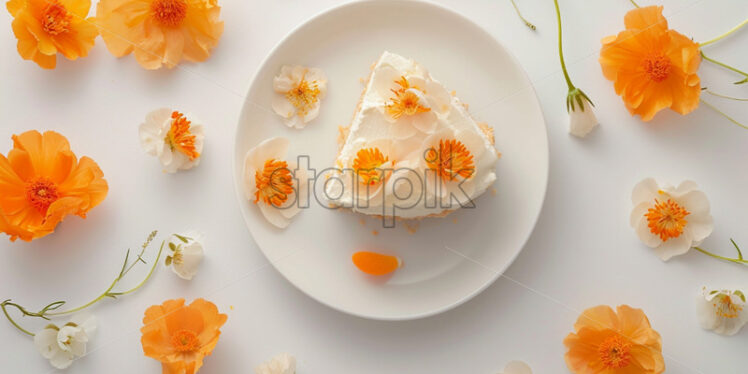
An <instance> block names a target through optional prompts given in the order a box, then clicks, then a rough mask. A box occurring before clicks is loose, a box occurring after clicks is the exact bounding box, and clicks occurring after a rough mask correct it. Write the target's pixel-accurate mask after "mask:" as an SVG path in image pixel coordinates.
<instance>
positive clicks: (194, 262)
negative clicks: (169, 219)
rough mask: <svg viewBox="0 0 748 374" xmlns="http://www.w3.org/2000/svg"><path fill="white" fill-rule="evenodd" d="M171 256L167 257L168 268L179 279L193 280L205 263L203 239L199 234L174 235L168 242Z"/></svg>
mask: <svg viewBox="0 0 748 374" xmlns="http://www.w3.org/2000/svg"><path fill="white" fill-rule="evenodd" d="M168 246H169V250H170V251H171V254H170V255H168V256H166V266H169V267H171V270H172V271H173V272H174V274H176V275H177V276H178V277H180V278H182V279H185V280H192V277H194V276H195V274H197V269H198V267H200V263H201V262H203V257H204V255H203V239H202V235H199V234H197V233H193V232H190V233H185V234H181V235H180V234H174V235H172V236H171V237H170V238H169V241H168Z"/></svg>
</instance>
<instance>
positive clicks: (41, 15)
mask: <svg viewBox="0 0 748 374" xmlns="http://www.w3.org/2000/svg"><path fill="white" fill-rule="evenodd" d="M6 7H7V8H8V12H10V15H12V16H13V18H14V19H13V24H12V27H13V34H15V35H16V39H18V53H19V54H20V55H21V57H23V59H24V60H32V61H34V62H36V63H37V64H38V65H39V66H41V67H43V68H45V69H54V68H55V66H56V65H57V53H58V52H59V53H61V54H62V55H63V56H65V57H67V58H68V59H69V60H75V59H77V58H78V57H86V56H87V55H88V51H89V50H91V48H92V47H93V45H94V39H96V36H97V35H98V34H99V32H98V31H97V30H96V26H94V25H93V23H92V22H93V21H92V20H93V18H86V16H87V15H88V11H89V9H90V8H91V1H90V0H9V1H8V2H7V3H6Z"/></svg>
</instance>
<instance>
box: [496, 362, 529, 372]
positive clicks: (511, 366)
mask: <svg viewBox="0 0 748 374" xmlns="http://www.w3.org/2000/svg"><path fill="white" fill-rule="evenodd" d="M500 374H532V369H530V366H529V365H527V364H526V363H524V362H522V361H512V362H510V363H508V364H506V367H504V371H502V372H501V373H500Z"/></svg>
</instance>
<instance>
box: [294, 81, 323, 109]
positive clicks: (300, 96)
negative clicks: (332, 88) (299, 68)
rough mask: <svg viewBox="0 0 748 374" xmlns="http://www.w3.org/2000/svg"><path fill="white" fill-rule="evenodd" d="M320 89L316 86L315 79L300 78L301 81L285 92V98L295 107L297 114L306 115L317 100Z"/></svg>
mask: <svg viewBox="0 0 748 374" xmlns="http://www.w3.org/2000/svg"><path fill="white" fill-rule="evenodd" d="M319 94H320V90H319V88H318V87H317V81H311V82H309V81H307V80H306V79H304V78H301V82H299V85H298V86H296V88H293V89H291V90H290V91H288V92H286V99H288V101H290V102H291V104H293V106H294V107H295V108H296V111H297V113H298V115H300V116H304V115H306V114H307V113H308V112H309V111H310V110H311V109H312V108H313V107H314V104H316V103H317V101H319Z"/></svg>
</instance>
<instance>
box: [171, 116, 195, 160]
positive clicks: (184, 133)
mask: <svg viewBox="0 0 748 374" xmlns="http://www.w3.org/2000/svg"><path fill="white" fill-rule="evenodd" d="M171 118H172V121H171V128H169V132H168V133H166V138H165V139H164V141H165V142H166V144H168V145H169V147H170V148H171V150H172V151H175V150H176V151H179V152H182V153H184V155H185V156H187V157H189V158H190V161H193V160H195V159H196V158H198V157H200V153H199V152H197V150H196V149H195V135H193V134H192V133H191V132H190V124H191V123H192V122H190V121H188V120H187V118H185V117H184V114H182V113H179V112H177V111H174V112H172V113H171Z"/></svg>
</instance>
